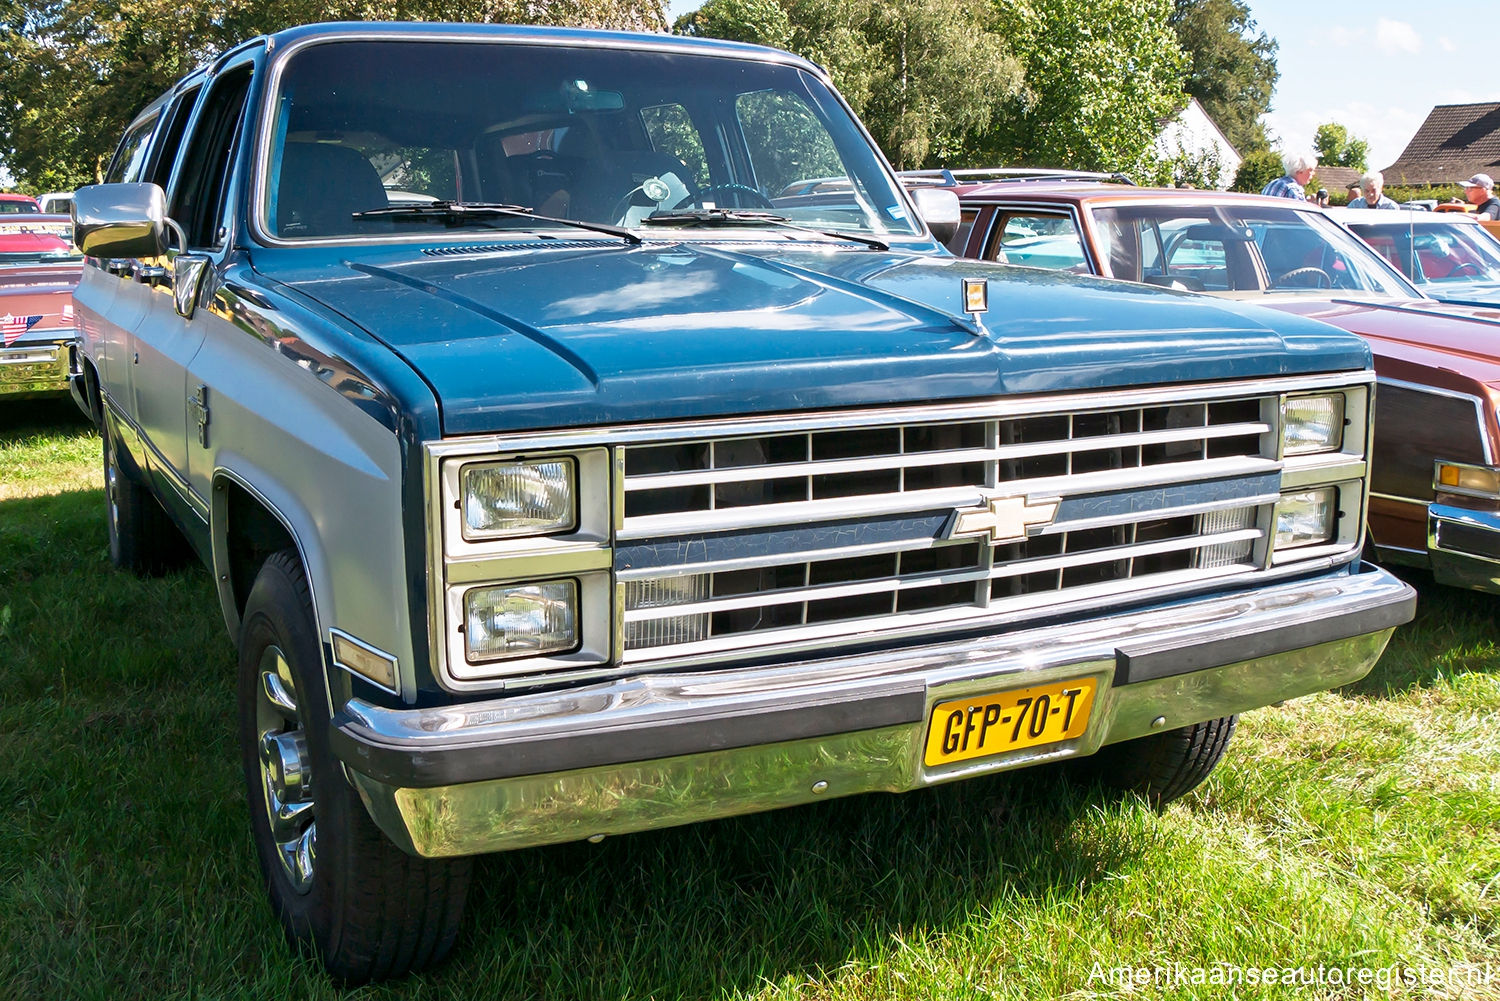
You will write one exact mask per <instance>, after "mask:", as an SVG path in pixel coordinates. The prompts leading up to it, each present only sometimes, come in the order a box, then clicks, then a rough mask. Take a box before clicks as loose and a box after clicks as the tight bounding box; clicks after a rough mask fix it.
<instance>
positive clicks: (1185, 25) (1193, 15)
mask: <svg viewBox="0 0 1500 1001" xmlns="http://www.w3.org/2000/svg"><path fill="white" fill-rule="evenodd" d="M1171 24H1172V29H1173V30H1174V31H1175V32H1176V34H1177V41H1178V43H1179V44H1180V45H1181V46H1182V50H1183V52H1185V53H1186V54H1187V58H1188V69H1187V80H1186V82H1185V83H1184V84H1183V89H1184V90H1185V91H1187V93H1189V94H1191V95H1192V96H1193V97H1196V98H1197V99H1198V102H1199V103H1200V104H1202V105H1203V110H1204V111H1207V112H1208V115H1209V117H1210V118H1212V119H1213V120H1214V122H1215V123H1216V124H1217V125H1218V126H1219V128H1220V129H1221V130H1222V131H1223V133H1224V137H1225V138H1226V139H1228V140H1229V142H1230V143H1231V144H1232V145H1233V146H1234V148H1235V149H1237V150H1239V151H1240V153H1242V154H1244V153H1249V152H1251V151H1253V150H1257V149H1268V148H1269V143H1268V142H1267V140H1266V130H1265V126H1263V125H1261V123H1260V116H1261V115H1263V114H1265V113H1266V112H1267V111H1269V110H1270V107H1271V93H1272V91H1273V90H1274V89H1275V87H1276V79H1277V77H1278V76H1279V72H1278V70H1277V69H1276V41H1275V40H1274V39H1272V38H1270V37H1269V36H1267V35H1266V34H1265V33H1264V32H1261V33H1257V32H1256V30H1255V22H1254V21H1253V20H1252V19H1251V17H1250V5H1249V4H1248V3H1247V2H1246V0H1174V2H1173V5H1172V15H1171Z"/></svg>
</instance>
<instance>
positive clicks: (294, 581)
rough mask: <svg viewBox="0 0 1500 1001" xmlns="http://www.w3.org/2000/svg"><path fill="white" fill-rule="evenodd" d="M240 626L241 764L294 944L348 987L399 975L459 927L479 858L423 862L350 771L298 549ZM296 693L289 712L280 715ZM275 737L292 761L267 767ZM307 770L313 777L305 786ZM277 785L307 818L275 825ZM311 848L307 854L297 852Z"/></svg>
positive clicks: (271, 566)
mask: <svg viewBox="0 0 1500 1001" xmlns="http://www.w3.org/2000/svg"><path fill="white" fill-rule="evenodd" d="M243 623H244V624H243V626H242V627H241V630H240V649H239V686H240V688H239V713H240V751H241V762H242V765H243V768H244V773H245V787H246V793H247V795H248V797H249V804H250V823H251V827H252V830H253V833H254V839H255V847H256V855H257V857H258V859H259V861H260V868H261V874H262V876H263V877H264V878H265V882H266V888H267V890H268V892H269V894H270V898H271V906H272V909H273V910H274V911H275V912H276V916H277V918H278V920H279V921H280V922H281V925H282V928H283V930H284V931H285V932H286V936H287V939H288V940H289V941H290V942H291V943H292V944H293V946H294V947H296V948H299V949H308V950H310V951H311V952H312V953H314V954H315V955H316V956H317V958H318V959H319V960H320V961H321V962H322V963H323V966H324V967H325V968H326V969H327V970H328V972H329V973H330V974H332V975H333V976H334V977H335V978H337V979H338V980H341V981H343V982H346V983H364V982H367V981H372V980H383V979H386V978H389V977H399V976H403V975H405V974H406V973H408V972H410V971H412V970H417V969H421V968H423V967H426V966H430V965H432V964H434V963H437V962H438V961H440V960H441V959H443V957H444V956H446V955H447V953H448V951H449V949H450V948H452V946H453V941H454V938H455V937H456V936H457V934H458V928H459V924H460V922H461V920H462V918H463V909H464V899H465V896H466V895H467V892H468V886H469V877H470V873H471V871H472V863H471V861H470V860H469V859H454V860H431V859H422V858H417V857H415V856H412V855H408V854H407V853H406V852H404V851H402V850H401V849H399V848H397V847H396V846H395V845H394V844H392V843H391V841H390V840H389V839H388V838H386V836H385V835H384V834H382V833H381V832H380V830H379V829H378V828H377V827H376V826H375V824H374V822H373V821H372V820H371V819H370V816H369V814H368V813H367V812H366V810H365V807H364V804H363V803H362V802H361V801H360V798H359V795H358V794H357V793H356V791H355V790H354V788H353V787H352V786H351V785H350V784H349V781H348V779H347V778H346V777H345V775H344V772H343V769H342V768H341V767H340V765H339V762H338V761H337V760H336V759H335V757H334V755H333V753H332V751H331V749H330V747H329V730H330V729H331V726H330V721H329V708H328V698H327V689H326V683H325V681H324V677H323V668H322V659H321V657H320V655H319V650H320V645H319V642H318V636H317V627H316V625H315V624H314V621H313V614H312V598H311V594H310V593H309V590H308V585H307V578H306V576H305V575H304V573H303V570H302V566H301V564H300V562H299V561H298V559H297V556H296V553H295V552H294V551H292V550H285V551H282V552H279V553H276V554H275V555H273V556H271V557H270V558H269V559H267V560H266V562H265V564H264V565H263V566H262V567H261V570H260V572H259V574H258V575H257V576H256V578H255V584H254V586H253V587H252V588H251V590H250V596H249V599H248V601H247V602H246V606H245V615H244V620H243ZM278 658H279V659H278ZM268 671H269V672H270V673H273V674H277V676H278V678H279V679H281V680H282V683H283V691H281V692H279V693H278V692H276V691H275V688H276V683H275V682H274V681H268V680H267V678H266V674H267V672H268ZM285 681H289V682H290V689H291V690H290V692H289V693H287V692H285V691H284V688H285V684H284V683H285ZM267 692H270V693H271V695H267V694H266V693H267ZM288 695H289V696H290V701H291V702H292V706H291V710H292V711H291V712H290V714H288V713H286V712H284V711H283V707H284V703H285V701H286V700H287V697H288ZM271 696H275V698H273V697H271ZM276 698H280V699H282V702H280V703H278V702H277V701H276ZM268 740H270V741H272V742H273V744H274V746H275V747H276V748H278V749H280V748H284V747H288V746H289V747H290V756H289V757H284V756H278V755H279V754H280V752H279V751H278V752H276V753H275V754H273V753H272V752H270V751H266V752H265V754H266V755H269V758H268V759H267V760H271V761H274V764H270V765H263V747H264V746H265V744H266V741H268ZM303 755H305V757H304V756H303ZM288 762H290V764H288ZM298 774H301V775H303V776H307V775H310V776H311V778H310V779H309V778H304V779H303V780H302V781H301V782H296V781H294V779H295V778H296V776H297V775H298ZM289 776H290V777H289ZM273 792H278V793H279V794H280V795H279V796H278V801H279V802H281V803H282V804H283V805H284V806H289V812H290V813H297V814H298V816H296V817H295V818H294V819H291V820H289V821H283V822H282V823H280V824H279V825H277V827H276V829H275V831H276V832H279V833H276V832H273V823H272V819H271V814H272V811H273V809H274V807H273V806H272V805H271V804H272V793H273ZM278 837H280V838H282V839H283V840H278ZM302 846H305V848H306V852H307V854H306V857H305V859H304V857H303V856H302V855H300V854H298V851H299V850H300V849H301V847H302ZM304 864H305V867H304ZM309 870H310V871H309ZM299 883H300V884H301V885H300V888H299Z"/></svg>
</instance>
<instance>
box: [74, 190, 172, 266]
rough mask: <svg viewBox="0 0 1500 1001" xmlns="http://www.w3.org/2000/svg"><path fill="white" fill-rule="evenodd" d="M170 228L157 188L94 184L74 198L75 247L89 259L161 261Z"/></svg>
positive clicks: (161, 193)
mask: <svg viewBox="0 0 1500 1001" xmlns="http://www.w3.org/2000/svg"><path fill="white" fill-rule="evenodd" d="M167 225H168V223H167V196H166V193H165V192H163V191H162V189H161V188H160V187H159V186H158V185H155V184H91V185H89V186H88V187H85V188H79V189H78V190H77V191H76V192H75V193H74V195H73V245H74V246H76V247H77V248H78V249H79V250H80V251H82V252H83V253H84V254H85V255H86V256H88V257H108V258H122V257H132V258H133V257H160V256H161V255H163V254H165V253H166V252H167Z"/></svg>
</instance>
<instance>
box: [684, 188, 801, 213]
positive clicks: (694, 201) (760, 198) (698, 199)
mask: <svg viewBox="0 0 1500 1001" xmlns="http://www.w3.org/2000/svg"><path fill="white" fill-rule="evenodd" d="M714 194H726V195H728V194H735V195H749V196H750V199H751V200H752V201H754V202H755V203H756V206H755V207H756V208H762V209H774V208H775V207H776V203H775V202H773V201H771V199H769V198H767V197H766V196H765V195H763V194H761V192H760V191H759V189H757V188H752V187H750V185H748V184H710V185H709V186H708V187H706V188H699V189H698V190H697V191H695V192H693V193H692V194H690V195H688V196H687V197H686V198H684V199H683V200H682V201H680V202H678V203H677V204H676V205H673V206H672V208H673V209H685V208H687V207H688V206H690V205H699V206H701V205H702V204H703V200H704V199H705V198H708V197H709V196H712V195H714Z"/></svg>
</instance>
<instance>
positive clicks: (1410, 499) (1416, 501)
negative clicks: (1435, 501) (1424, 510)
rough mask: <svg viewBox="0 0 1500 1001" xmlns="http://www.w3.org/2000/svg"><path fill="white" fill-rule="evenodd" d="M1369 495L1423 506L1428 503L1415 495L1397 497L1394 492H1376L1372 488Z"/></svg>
mask: <svg viewBox="0 0 1500 1001" xmlns="http://www.w3.org/2000/svg"><path fill="white" fill-rule="evenodd" d="M1370 496H1371V497H1372V498H1379V499H1380V500H1388V501H1399V502H1401V503H1402V504H1421V505H1422V506H1423V507H1426V506H1427V505H1428V503H1430V502H1429V501H1425V500H1419V499H1417V498H1415V497H1398V496H1396V495H1395V494H1378V493H1375V492H1374V491H1373V490H1372V491H1371V492H1370Z"/></svg>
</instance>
